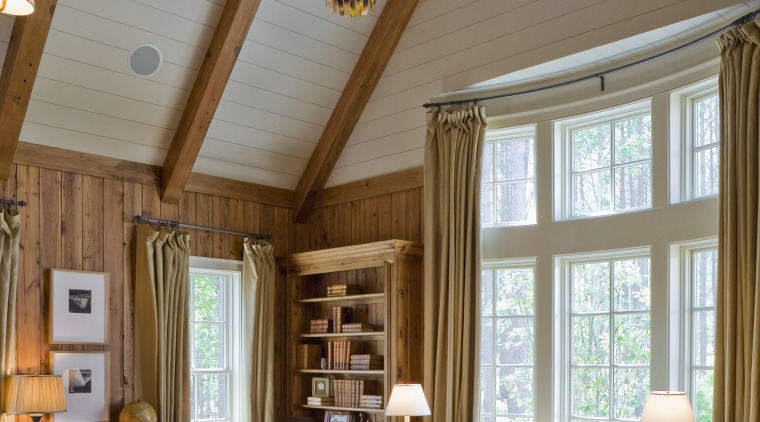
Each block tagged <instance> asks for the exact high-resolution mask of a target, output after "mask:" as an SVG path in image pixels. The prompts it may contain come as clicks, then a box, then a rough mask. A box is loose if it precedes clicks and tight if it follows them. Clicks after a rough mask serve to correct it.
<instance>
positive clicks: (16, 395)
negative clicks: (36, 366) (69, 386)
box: [5, 375, 66, 415]
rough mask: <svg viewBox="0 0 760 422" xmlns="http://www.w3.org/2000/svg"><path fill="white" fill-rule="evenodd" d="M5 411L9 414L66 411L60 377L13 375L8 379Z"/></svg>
mask: <svg viewBox="0 0 760 422" xmlns="http://www.w3.org/2000/svg"><path fill="white" fill-rule="evenodd" d="M6 385H7V387H8V388H7V389H6V396H5V411H6V413H9V414H15V415H18V414H23V413H37V414H39V413H57V412H65V411H66V398H65V397H64V395H63V380H62V379H61V376H60V375H12V376H10V377H8V381H7V384H6Z"/></svg>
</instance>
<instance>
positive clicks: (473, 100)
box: [422, 9, 760, 108]
mask: <svg viewBox="0 0 760 422" xmlns="http://www.w3.org/2000/svg"><path fill="white" fill-rule="evenodd" d="M758 14H760V9H758V10H755V11H754V12H750V13H747V14H746V15H744V16H742V17H740V18H739V19H737V20H735V21H733V22H731V23H729V24H727V25H724V26H723V27H721V28H718V29H716V30H715V31H712V32H710V33H709V34H707V35H703V36H701V37H699V38H697V39H694V40H692V41H689V42H687V43H686V44H682V45H679V46H677V47H674V48H671V49H670V50H667V51H663V52H662V53H659V54H655V55H653V56H649V57H645V58H643V59H640V60H637V61H635V62H632V63H628V64H624V65H621V66H618V67H613V68H612V69H609V70H605V71H604V72H598V73H594V74H593V75H586V76H582V77H580V78H575V79H571V80H569V81H565V82H559V83H556V84H551V85H546V86H542V87H538V88H533V89H526V90H524V91H515V92H509V93H506V94H499V95H491V96H489V97H481V98H471V99H466V100H453V101H442V102H437V103H425V104H423V105H422V106H423V107H425V108H434V107H437V108H441V107H447V106H463V105H467V104H478V103H479V102H481V101H491V100H498V99H501V98H509V97H517V96H519V95H525V94H532V93H534V92H541V91H548V90H550V89H554V88H560V87H563V86H567V85H572V84H576V83H579V82H585V81H587V80H590V79H596V78H599V82H600V84H601V89H602V91H604V76H605V75H607V74H610V73H614V72H618V71H620V70H623V69H628V68H629V67H633V66H637V65H640V64H642V63H647V62H650V61H652V60H656V59H659V58H661V57H665V56H667V55H670V54H673V53H675V52H677V51H681V50H683V49H686V48H689V47H691V46H692V45H694V44H698V43H700V42H702V41H704V40H706V39H709V38H712V37H714V36H716V35H719V34H722V33H724V32H726V31H728V30H729V29H731V28H735V27H738V26H741V25H744V24H745V23H747V22H750V21H752V20H753V19H755V17H756V16H757V15H758Z"/></svg>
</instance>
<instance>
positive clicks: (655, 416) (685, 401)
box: [641, 391, 694, 422]
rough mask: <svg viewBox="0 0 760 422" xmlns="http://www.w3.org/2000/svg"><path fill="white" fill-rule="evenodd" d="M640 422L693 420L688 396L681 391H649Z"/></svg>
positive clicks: (686, 421) (689, 421) (681, 421)
mask: <svg viewBox="0 0 760 422" xmlns="http://www.w3.org/2000/svg"><path fill="white" fill-rule="evenodd" d="M641 422H694V412H693V411H692V410H691V404H689V398H688V397H686V393H684V392H681V391H652V392H651V393H649V397H648V398H647V403H646V405H644V413H642V414H641Z"/></svg>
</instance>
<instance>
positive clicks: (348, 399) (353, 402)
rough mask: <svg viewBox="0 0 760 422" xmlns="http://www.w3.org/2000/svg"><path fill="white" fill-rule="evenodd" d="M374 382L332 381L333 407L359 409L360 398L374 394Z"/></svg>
mask: <svg viewBox="0 0 760 422" xmlns="http://www.w3.org/2000/svg"><path fill="white" fill-rule="evenodd" d="M374 388H375V381H369V380H333V391H335V405H336V406H340V407H361V402H362V396H364V395H365V393H368V394H369V393H374Z"/></svg>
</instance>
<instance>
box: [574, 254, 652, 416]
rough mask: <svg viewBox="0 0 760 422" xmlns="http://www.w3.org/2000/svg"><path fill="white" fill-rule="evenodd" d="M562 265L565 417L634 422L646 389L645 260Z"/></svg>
mask: <svg viewBox="0 0 760 422" xmlns="http://www.w3.org/2000/svg"><path fill="white" fill-rule="evenodd" d="M566 265H567V267H566V271H567V272H566V273H567V274H568V276H567V281H566V286H567V289H566V290H565V292H566V306H567V309H568V313H567V321H566V324H567V325H566V326H567V327H568V330H569V332H568V334H567V341H566V344H567V358H568V360H569V362H568V365H567V366H568V367H567V369H566V371H564V372H565V376H566V377H567V381H566V383H567V388H568V391H569V394H568V396H567V397H568V401H569V403H568V404H567V405H568V407H569V408H568V415H569V418H568V419H569V420H571V421H580V420H588V419H596V420H609V421H622V420H638V418H639V417H640V416H641V412H642V411H643V406H644V402H645V400H646V397H647V394H648V392H649V385H650V374H649V365H650V352H651V350H650V312H649V311H650V294H649V257H648V256H644V255H639V254H633V255H628V256H620V257H614V258H609V259H599V258H596V259H583V260H579V261H569V262H567V263H566Z"/></svg>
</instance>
